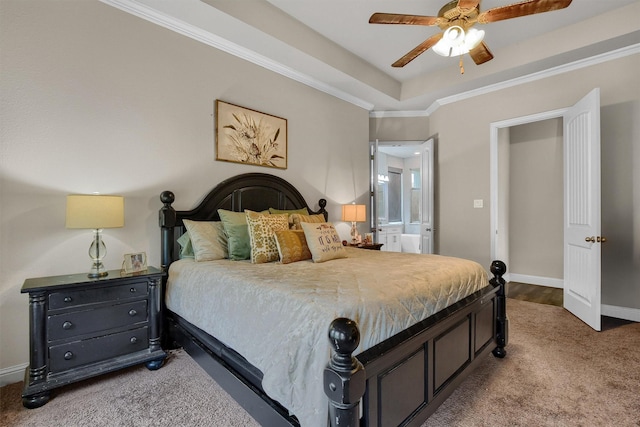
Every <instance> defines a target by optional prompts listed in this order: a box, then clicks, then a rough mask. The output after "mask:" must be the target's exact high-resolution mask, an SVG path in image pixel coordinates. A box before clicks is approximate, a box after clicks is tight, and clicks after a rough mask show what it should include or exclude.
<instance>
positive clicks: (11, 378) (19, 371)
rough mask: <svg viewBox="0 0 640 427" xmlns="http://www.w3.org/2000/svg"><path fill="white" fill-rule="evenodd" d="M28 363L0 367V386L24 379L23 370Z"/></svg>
mask: <svg viewBox="0 0 640 427" xmlns="http://www.w3.org/2000/svg"><path fill="white" fill-rule="evenodd" d="M27 365H28V363H25V364H22V365H16V366H9V367H8V368H4V369H0V387H3V386H5V385H8V384H13V383H17V382H20V381H23V380H24V370H25V369H26V367H27Z"/></svg>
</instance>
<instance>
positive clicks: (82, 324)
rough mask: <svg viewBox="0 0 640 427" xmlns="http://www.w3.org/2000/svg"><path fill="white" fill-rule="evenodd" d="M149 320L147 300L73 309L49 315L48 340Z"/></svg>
mask: <svg viewBox="0 0 640 427" xmlns="http://www.w3.org/2000/svg"><path fill="white" fill-rule="evenodd" d="M146 320H147V301H146V300H142V301H133V302H130V303H125V304H116V305H112V306H109V307H103V308H98V309H94V310H84V311H73V312H69V313H63V314H56V315H54V316H49V317H48V321H47V333H48V335H47V336H48V340H49V341H54V340H59V339H64V338H73V337H75V336H79V335H84V334H90V333H92V332H97V331H105V330H108V329H112V328H117V327H120V326H127V325H133V324H135V323H140V322H145V321H146Z"/></svg>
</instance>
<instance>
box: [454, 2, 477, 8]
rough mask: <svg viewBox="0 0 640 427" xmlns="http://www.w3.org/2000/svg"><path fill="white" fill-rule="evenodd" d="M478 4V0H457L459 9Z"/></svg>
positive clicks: (474, 6) (473, 6)
mask: <svg viewBox="0 0 640 427" xmlns="http://www.w3.org/2000/svg"><path fill="white" fill-rule="evenodd" d="M478 4H480V0H458V7H459V8H460V9H475V8H476V7H478Z"/></svg>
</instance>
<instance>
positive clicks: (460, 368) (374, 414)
mask: <svg viewBox="0 0 640 427" xmlns="http://www.w3.org/2000/svg"><path fill="white" fill-rule="evenodd" d="M160 200H161V201H162V203H163V204H164V206H163V207H162V208H161V209H160V218H159V222H160V228H161V246H162V252H161V257H162V260H161V261H162V270H163V271H164V272H165V273H168V270H169V266H170V265H171V263H172V262H173V261H174V260H177V259H178V252H179V248H178V245H177V243H176V239H177V238H178V237H180V236H181V235H182V233H184V231H185V230H184V225H183V222H182V221H183V220H184V219H192V220H200V221H213V220H219V216H218V213H217V210H218V209H227V210H232V211H238V212H242V211H243V210H244V209H250V210H254V211H261V210H264V209H268V208H269V207H272V208H277V209H298V208H303V207H307V208H308V209H309V211H310V212H313V213H323V214H324V215H325V217H327V212H326V210H325V206H326V200H324V199H321V200H320V201H319V203H318V206H319V210H317V211H314V210H312V209H311V208H310V207H309V206H308V205H307V203H306V201H305V200H304V198H303V197H302V195H301V194H300V193H299V192H298V190H297V189H296V188H295V187H293V186H292V185H291V184H289V183H288V182H287V181H285V180H283V179H282V178H279V177H276V176H273V175H268V174H262V173H249V174H243V175H238V176H235V177H233V178H230V179H228V180H226V181H223V182H221V183H220V184H218V185H217V186H216V187H215V188H214V189H213V190H211V192H210V193H209V194H208V195H207V196H206V197H205V198H204V199H203V200H202V202H201V203H200V204H199V205H198V206H197V207H196V208H194V209H193V210H190V211H176V210H174V209H173V207H172V206H171V204H172V203H173V202H174V200H175V196H174V194H173V193H172V192H170V191H164V192H163V193H162V194H161V195H160ZM491 272H492V273H493V275H494V277H493V278H492V279H491V280H490V286H488V287H486V288H484V289H482V290H480V291H477V292H475V293H474V294H472V295H470V296H468V297H467V298H465V299H463V300H461V301H459V302H457V303H455V304H453V305H451V306H449V307H447V308H446V309H444V310H442V311H440V312H438V313H436V314H434V315H432V316H430V317H429V318H427V319H425V320H423V321H422V322H420V323H418V324H415V325H413V326H411V327H410V328H408V329H406V330H404V331H403V332H401V333H399V334H397V335H395V336H393V337H391V338H389V339H387V340H385V341H383V342H381V343H380V344H378V345H376V346H375V347H372V348H370V349H368V350H366V351H364V352H362V353H360V354H358V355H357V356H355V357H354V356H353V355H352V352H353V351H354V350H355V349H356V347H357V346H358V342H359V339H360V338H359V337H360V335H359V331H358V327H357V325H356V324H355V322H353V321H351V320H349V319H345V318H340V319H335V320H334V321H333V322H332V323H331V325H327V327H328V339H329V340H330V341H331V344H332V346H333V348H334V351H333V356H332V357H331V360H329V361H328V364H327V367H326V369H325V374H324V384H323V385H324V390H325V393H326V394H327V396H328V398H329V411H328V413H329V421H328V424H330V425H331V426H333V427H344V426H352V427H355V426H368V427H387V426H395V425H402V426H419V425H421V424H422V423H423V422H424V420H426V419H427V418H428V417H429V415H431V414H432V413H433V412H434V411H435V410H436V409H437V407H438V406H439V405H440V404H441V403H442V402H444V401H445V399H446V398H447V397H448V396H449V395H450V394H451V393H452V392H453V390H454V389H455V388H456V387H457V386H458V385H459V384H460V383H461V382H462V380H463V379H464V378H465V377H466V376H467V375H468V374H469V373H470V372H471V371H472V370H473V369H474V368H475V367H476V366H477V365H478V364H479V363H480V361H481V360H482V358H483V357H486V355H487V354H488V353H489V352H492V353H493V355H494V356H496V357H499V358H503V357H505V355H506V351H505V346H506V345H507V341H508V319H507V316H506V301H505V281H504V279H503V278H502V276H503V275H504V273H505V272H506V266H505V264H504V263H503V262H501V261H494V262H493V263H492V264H491ZM166 280H167V274H165V277H164V282H163V285H165V284H166ZM163 289H164V288H163ZM163 305H164V304H163ZM163 313H164V316H163V318H164V324H163V336H164V344H165V346H166V347H174V348H176V347H183V348H184V349H185V350H186V351H187V353H189V354H190V355H191V357H193V359H194V360H195V361H196V362H198V364H199V365H200V366H202V367H203V368H204V370H205V371H206V372H207V373H208V374H209V375H210V376H211V377H212V378H213V379H214V380H216V382H218V384H219V385H220V386H221V387H223V388H224V389H225V390H226V391H227V392H228V393H229V394H230V395H231V396H232V397H233V398H234V399H235V400H236V401H237V402H238V403H240V404H241V405H242V406H243V407H244V408H245V409H246V410H247V411H248V412H249V413H250V414H251V415H252V416H253V417H254V418H255V419H256V421H258V422H259V423H260V424H261V425H265V426H292V425H293V426H298V425H299V422H298V420H297V419H296V418H295V417H294V416H292V415H290V414H289V412H288V411H287V410H286V409H285V408H284V407H282V406H281V405H280V404H279V403H278V402H275V401H274V400H272V399H270V398H269V397H268V396H267V395H266V394H265V393H264V391H263V390H262V388H261V385H260V384H261V379H262V373H261V372H260V371H259V370H258V369H256V368H255V367H253V366H251V365H249V364H248V363H247V362H246V360H244V359H243V358H242V356H240V355H239V354H237V353H236V352H235V351H233V350H232V349H229V348H227V347H225V346H224V345H223V344H222V343H220V342H219V341H218V340H217V339H216V338H215V337H212V336H210V335H208V334H207V333H205V332H204V331H202V330H200V329H198V328H197V327H195V326H193V325H191V324H190V323H188V322H186V321H185V320H184V319H182V318H181V317H180V316H178V315H176V314H175V313H171V312H170V311H169V310H167V309H166V308H164V307H163ZM283 339H287V337H283ZM166 347H165V348H166ZM318 387H321V385H320V384H318ZM479 392H480V391H479ZM360 402H361V405H362V407H361V408H360V407H359V406H360Z"/></svg>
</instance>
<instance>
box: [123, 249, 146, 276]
mask: <svg viewBox="0 0 640 427" xmlns="http://www.w3.org/2000/svg"><path fill="white" fill-rule="evenodd" d="M122 269H123V270H124V272H125V274H131V273H139V272H141V271H146V270H147V254H146V253H145V252H136V253H131V254H125V255H124V261H123V262H122Z"/></svg>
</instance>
